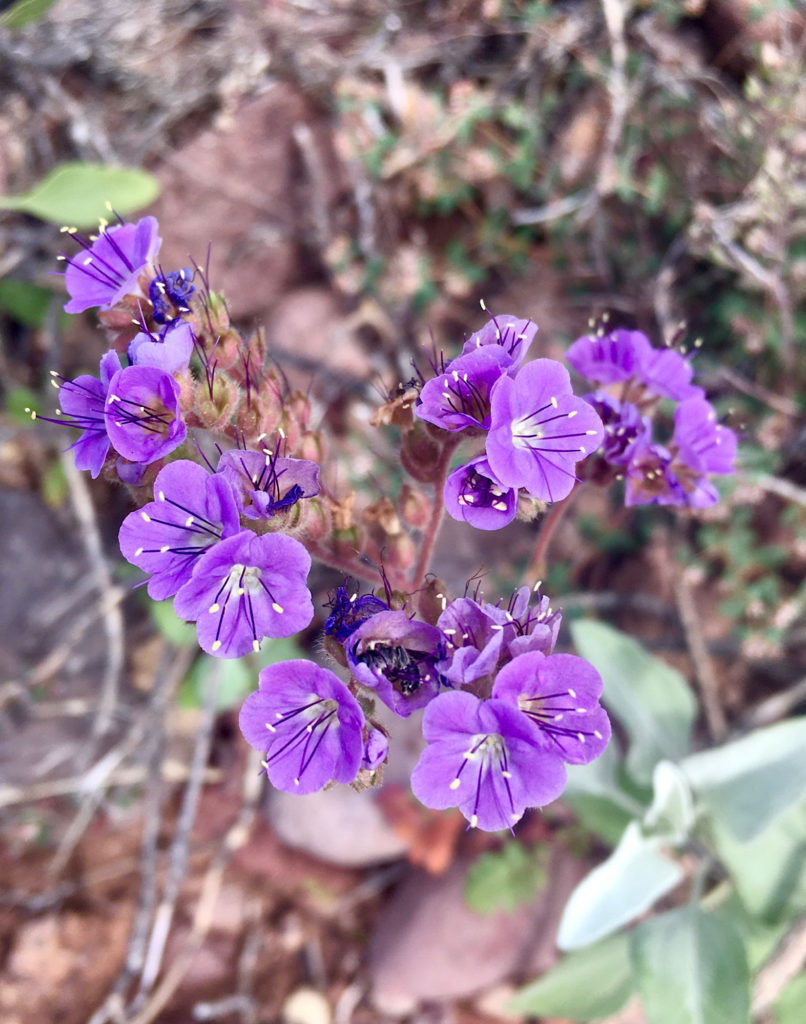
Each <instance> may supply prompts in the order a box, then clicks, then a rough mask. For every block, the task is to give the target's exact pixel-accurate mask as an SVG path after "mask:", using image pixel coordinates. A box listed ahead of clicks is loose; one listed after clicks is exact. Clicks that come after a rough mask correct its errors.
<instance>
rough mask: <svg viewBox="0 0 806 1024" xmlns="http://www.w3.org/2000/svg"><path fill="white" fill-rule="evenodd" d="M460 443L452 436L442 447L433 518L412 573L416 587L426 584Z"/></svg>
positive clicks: (436, 476) (435, 483) (435, 480)
mask: <svg viewBox="0 0 806 1024" xmlns="http://www.w3.org/2000/svg"><path fill="white" fill-rule="evenodd" d="M458 445H459V438H456V437H450V438H449V439H448V440H447V441H446V442H445V447H444V448H443V449H442V455H441V456H440V458H439V462H438V463H437V467H436V472H435V475H434V480H433V484H434V506H433V509H432V511H431V519H430V520H429V522H428V526H427V527H426V530H425V536H424V537H423V542H422V546H421V547H420V557H419V558H418V559H417V564H416V565H415V567H414V572H413V573H412V575H411V582H412V585H413V586H414V587H418V586H423V585H424V584H425V574H426V572H427V571H428V566H429V564H430V562H431V555H432V554H433V551H434V544H435V543H436V540H437V535H438V533H439V527H440V524H441V523H442V516H443V515H444V512H445V496H444V494H443V491H444V489H445V479H446V477H447V476H448V468H449V467H450V464H451V457H452V456H453V453H454V452H455V451H456V448H457V447H458Z"/></svg>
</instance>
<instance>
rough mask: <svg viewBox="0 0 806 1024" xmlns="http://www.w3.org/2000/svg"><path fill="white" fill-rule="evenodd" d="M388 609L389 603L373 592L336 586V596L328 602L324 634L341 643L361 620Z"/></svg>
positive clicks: (364, 620) (355, 628) (356, 627)
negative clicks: (359, 591)
mask: <svg viewBox="0 0 806 1024" xmlns="http://www.w3.org/2000/svg"><path fill="white" fill-rule="evenodd" d="M390 610H391V609H390V608H389V605H388V604H387V603H386V602H385V601H382V600H381V599H380V598H379V597H375V595H374V594H359V593H358V591H357V590H356V589H355V588H354V587H352V588H350V589H349V590H348V588H347V587H346V586H344V587H337V588H336V596H335V597H334V598H333V599H332V600H331V602H330V615H328V617H327V619H326V620H325V626H324V631H325V635H326V636H332V637H333V638H334V639H335V640H338V641H339V643H343V642H344V641H345V640H346V639H347V637H348V636H350V635H351V634H352V633H354V632H355V631H356V630H357V629H358V627H359V626H360V625H361V623H362V622H366V620H367V619H369V618H372V616H373V615H377V614H378V612H388V611H390Z"/></svg>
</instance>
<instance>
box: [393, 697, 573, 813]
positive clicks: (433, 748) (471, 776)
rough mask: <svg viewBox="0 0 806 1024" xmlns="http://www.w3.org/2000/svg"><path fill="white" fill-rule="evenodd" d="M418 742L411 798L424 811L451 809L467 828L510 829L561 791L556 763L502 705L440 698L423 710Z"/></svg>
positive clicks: (525, 723) (524, 721) (514, 711)
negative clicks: (419, 753)
mask: <svg viewBox="0 0 806 1024" xmlns="http://www.w3.org/2000/svg"><path fill="white" fill-rule="evenodd" d="M423 735H424V736H425V739H426V740H427V742H428V746H427V747H426V748H425V750H424V751H423V753H422V756H421V757H420V760H419V762H418V763H417V766H416V767H415V769H414V772H413V773H412V777H411V788H412V790H413V791H414V795H415V796H416V797H417V799H418V800H420V801H421V802H422V803H424V804H425V806H426V807H433V808H436V809H438V810H443V809H445V808H446V807H458V808H459V810H460V811H461V812H462V814H463V815H464V816H465V817H466V818H467V820H468V821H469V822H470V825H471V827H472V828H476V827H478V828H482V829H485V830H487V831H496V830H497V829H503V828H512V826H513V825H514V824H515V823H516V822H517V821H518V820H519V819H520V818H521V816H522V815H523V812H524V811H525V810H526V808H527V807H542V806H543V805H544V804H547V803H550V802H551V801H552V800H555V799H556V798H557V797H558V796H559V795H560V793H561V792H562V790H563V787H564V785H565V778H566V775H565V765H564V764H563V761H562V759H561V758H560V757H559V756H558V755H556V754H553V753H550V752H549V751H548V750H547V749H545V748H544V747H543V746H541V744H540V742H539V737H538V736H537V730H536V729H535V726H534V724H533V722H531V721H530V720H529V718H527V716H526V715H524V714H523V712H522V711H520V710H519V709H518V708H517V707H513V706H512V705H511V704H510V703H509V702H508V701H504V700H488V701H481V700H479V698H478V697H475V696H474V695H473V694H472V693H467V692H465V691H456V692H453V693H442V694H440V695H439V697H437V698H436V699H435V700H433V701H432V702H431V703H430V704H429V705H428V707H427V708H426V710H425V714H424V715H423Z"/></svg>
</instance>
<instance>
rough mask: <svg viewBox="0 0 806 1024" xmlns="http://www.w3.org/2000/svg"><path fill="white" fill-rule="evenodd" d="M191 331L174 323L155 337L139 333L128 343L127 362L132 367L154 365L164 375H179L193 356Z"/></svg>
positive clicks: (190, 328)
mask: <svg viewBox="0 0 806 1024" xmlns="http://www.w3.org/2000/svg"><path fill="white" fill-rule="evenodd" d="M194 344H195V336H194V334H193V328H192V327H191V326H190V324H188V323H185V322H184V321H180V320H175V321H173V322H172V323H170V324H169V325H168V326H167V327H166V328H165V329H164V330H163V331H161V332H160V333H159V334H156V335H155V334H149V333H148V332H147V331H141V332H140V334H135V336H134V337H133V338H132V340H131V341H130V342H129V349H128V356H129V362H130V363H132V364H133V365H134V366H156V367H158V368H159V369H160V370H164V371H165V372H166V373H180V372H181V371H183V370H186V369H187V368H188V363H189V362H190V357H191V356H192V355H193V347H194Z"/></svg>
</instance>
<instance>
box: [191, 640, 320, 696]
mask: <svg viewBox="0 0 806 1024" xmlns="http://www.w3.org/2000/svg"><path fill="white" fill-rule="evenodd" d="M193 635H194V640H195V635H196V630H195V628H194V630H193ZM302 657H304V653H303V651H302V650H301V649H300V647H299V645H298V644H297V642H296V641H295V640H293V639H291V638H290V637H289V638H286V639H284V638H278V639H266V640H264V641H263V646H262V647H261V648H260V651H258V652H257V654H246V655H244V657H242V658H236V659H233V658H214V657H212V655H209V654H205V655H202V657H200V658H199V659H198V660H197V661H196V662H195V664H194V665H193V667H192V668H191V670H190V672H189V673H188V677H189V680H190V683H191V685H192V686H194V687H195V692H196V701H195V703H196V704H198V703H200V702H201V699H202V695H203V694H204V693H205V692H206V690H207V682H208V678H209V676H210V673H211V672H217V673H218V690H217V691H216V708H217V709H218V710H219V711H229V710H231V709H232V708H235V707H238V706H239V705H240V704H241V702H242V701H243V700H244V698H245V697H247V696H248V695H249V694H250V693H251V692H252V691H253V690H256V689H257V688H258V675H259V674H260V670H261V669H263V668H265V667H266V666H267V665H274V664H276V663H277V662H282V661H289V660H290V659H292V658H302ZM192 692H193V691H192V690H191V691H189V693H190V694H192ZM186 696H188V694H186ZM189 703H190V704H191V705H192V704H193V703H194V702H193V701H192V700H190V701H189Z"/></svg>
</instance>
